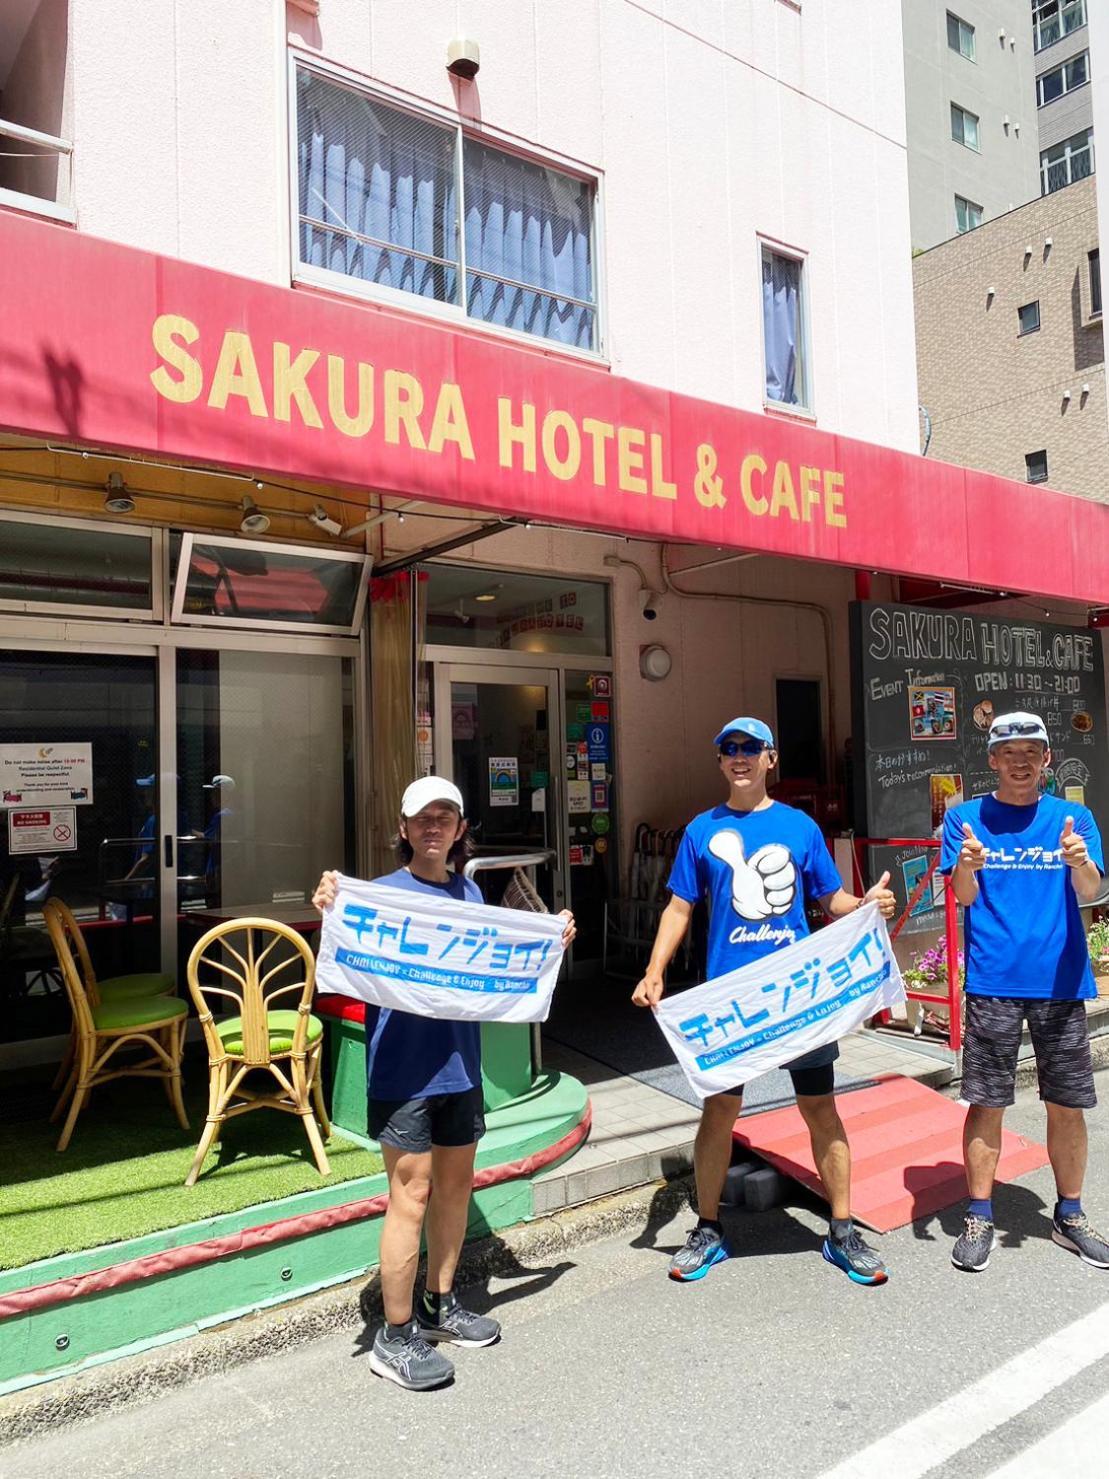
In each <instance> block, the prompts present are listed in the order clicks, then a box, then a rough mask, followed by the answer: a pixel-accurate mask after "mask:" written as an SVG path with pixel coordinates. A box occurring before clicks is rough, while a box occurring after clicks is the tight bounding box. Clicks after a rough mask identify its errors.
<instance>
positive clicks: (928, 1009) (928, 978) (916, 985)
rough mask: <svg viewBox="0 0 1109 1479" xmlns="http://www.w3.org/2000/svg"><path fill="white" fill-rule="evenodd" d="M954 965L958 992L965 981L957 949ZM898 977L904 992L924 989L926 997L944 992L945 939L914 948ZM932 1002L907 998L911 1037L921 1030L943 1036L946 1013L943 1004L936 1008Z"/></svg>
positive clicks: (944, 1034)
mask: <svg viewBox="0 0 1109 1479" xmlns="http://www.w3.org/2000/svg"><path fill="white" fill-rule="evenodd" d="M958 968H959V991H960V993H961V992H962V989H963V983H964V981H965V980H966V969H965V965H964V961H963V952H962V951H961V950H960V951H959V953H958ZM901 979H902V980H903V981H904V983H905V989H906V990H907V991H926V992H927V993H928V994H929V996H943V995H944V994H945V993H946V991H947V942H946V941H945V940H943V939H940V940H937V941H936V943H935V944H934V945H931V946H929V948H928V949H927V950H914V951H913V957H912V961H911V963H910V964H909V965H907V966H903V967H902V969H901ZM936 1005H937V1004H936V1003H935V1002H922V1001H921V1002H914V1001H913V1000H912V998H911V997H910V999H909V1009H910V1015H909V1020H910V1021H911V1022H912V1023H913V1036H914V1037H920V1036H921V1035H922V1034H923V1032H924V1030H925V1029H928V1030H929V1031H930V1032H935V1033H939V1034H940V1035H941V1036H943V1037H946V1036H947V1013H946V1011H945V1010H944V1008H943V1007H940V1008H939V1011H937V1010H936ZM941 1013H942V1015H941Z"/></svg>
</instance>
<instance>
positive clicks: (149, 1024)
mask: <svg viewBox="0 0 1109 1479" xmlns="http://www.w3.org/2000/svg"><path fill="white" fill-rule="evenodd" d="M42 917H43V919H44V921H45V923H46V928H47V930H48V931H49V934H50V940H51V943H52V944H53V946H54V952H55V954H56V955H57V957H58V968H59V969H60V971H61V973H62V980H63V982H64V983H65V989H66V994H67V996H68V997H69V1004H70V1006H71V1007H72V1009H73V1048H74V1051H73V1059H72V1064H71V1067H70V1069H69V1076H68V1078H67V1079H66V1082H65V1087H64V1088H63V1089H62V1093H61V1097H60V1098H59V1100H58V1102H57V1104H56V1105H55V1106H54V1113H53V1115H52V1116H51V1118H52V1119H55V1120H56V1119H59V1118H60V1117H61V1114H62V1111H63V1110H64V1109H65V1108H66V1105H67V1103H68V1106H69V1112H68V1114H67V1115H66V1120H65V1124H64V1126H63V1127H62V1133H61V1138H60V1139H59V1141H58V1149H59V1150H65V1148H66V1147H67V1146H68V1144H69V1141H70V1137H71V1136H72V1134H73V1128H74V1126H75V1125H76V1123H77V1116H78V1115H79V1114H80V1112H81V1110H82V1108H83V1107H84V1106H85V1104H86V1103H87V1102H88V1098H89V1095H90V1094H91V1093H92V1091H93V1089H95V1088H96V1086H97V1085H98V1084H104V1083H108V1082H109V1080H111V1079H113V1078H124V1077H126V1076H127V1075H129V1074H134V1075H138V1076H140V1077H142V1078H160V1079H162V1080H163V1081H164V1083H165V1086H166V1094H167V1095H168V1097H169V1101H170V1103H171V1104H172V1105H173V1109H174V1112H175V1113H176V1115H177V1120H178V1123H179V1124H180V1126H181V1128H182V1129H183V1130H187V1129H188V1128H189V1121H188V1117H187V1115H186V1114H185V1104H184V1100H183V1099H182V1097H181V1058H182V1055H183V1053H184V1051H185V1024H186V1022H187V1020H188V1015H189V1007H188V1003H187V1002H185V1001H182V1000H181V999H180V997H176V996H155V995H148V996H131V997H122V998H117V999H115V1000H113V1001H100V1000H95V1001H94V1000H93V999H92V997H91V993H90V992H89V990H88V988H87V986H86V978H85V977H84V976H83V974H82V971H81V970H80V969H79V967H78V964H77V962H78V959H79V958H80V957H81V955H82V953H84V954H85V956H86V958H87V952H83V945H84V942H83V941H82V939H81V931H80V930H79V929H78V928H77V923H76V921H75V920H74V918H73V915H72V913H71V912H70V911H69V909H67V908H66V906H65V905H64V904H63V903H62V902H61V900H60V899H47V901H46V903H45V904H44V905H43V907H42ZM90 969H91V967H90ZM94 980H95V978H94ZM124 1049H134V1050H137V1051H138V1053H139V1057H138V1058H137V1059H135V1058H131V1057H122V1058H121V1057H120V1056H118V1055H119V1054H120V1053H121V1052H122V1051H123V1050H124Z"/></svg>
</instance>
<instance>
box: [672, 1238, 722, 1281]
mask: <svg viewBox="0 0 1109 1479" xmlns="http://www.w3.org/2000/svg"><path fill="white" fill-rule="evenodd" d="M728 1256H729V1250H728V1245H727V1243H726V1242H725V1241H724V1235H723V1233H718V1232H717V1231H716V1229H715V1228H712V1227H705V1226H704V1225H703V1224H701V1225H698V1226H697V1227H695V1228H693V1230H692V1231H691V1232H690V1234H689V1237H688V1238H686V1240H685V1247H684V1248H679V1249H678V1251H677V1252H676V1253H675V1254H674V1257H673V1258H672V1259H671V1262H670V1277H671V1278H672V1279H677V1280H678V1282H679V1283H682V1284H688V1283H689V1282H690V1281H691V1280H692V1279H703V1278H704V1277H705V1275H706V1274H707V1273H708V1271H709V1269H710V1268H712V1266H713V1264H714V1263H721V1262H722V1261H723V1260H724V1259H725V1258H727V1257H728Z"/></svg>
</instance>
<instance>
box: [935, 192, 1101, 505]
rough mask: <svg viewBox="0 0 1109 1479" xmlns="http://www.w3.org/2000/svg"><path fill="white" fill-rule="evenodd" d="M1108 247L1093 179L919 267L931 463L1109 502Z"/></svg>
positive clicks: (1011, 215) (949, 245)
mask: <svg viewBox="0 0 1109 1479" xmlns="http://www.w3.org/2000/svg"><path fill="white" fill-rule="evenodd" d="M1098 241H1099V235H1098V216H1097V198H1096V194H1095V189H1094V180H1093V179H1092V178H1087V179H1084V180H1079V181H1077V182H1076V183H1075V184H1073V185H1070V186H1067V187H1066V188H1064V189H1060V190H1055V191H1052V192H1051V193H1050V194H1048V195H1044V196H1041V197H1039V198H1037V199H1035V200H1032V201H1029V202H1028V204H1027V205H1023V206H1021V207H1019V208H1018V209H1017V210H1013V211H1009V212H1008V213H1007V214H1005V215H1004V216H1001V217H999V218H998V219H997V220H994V221H987V222H985V223H984V224H983V225H982V227H981V228H980V229H979V230H977V231H974V232H970V233H968V234H966V235H963V236H958V237H955V238H953V239H952V240H950V241H946V242H943V243H941V244H940V245H938V246H935V247H933V248H932V249H931V250H930V251H928V252H924V253H922V254H921V255H919V256H917V257H916V258H915V259H914V262H913V285H914V293H915V299H916V341H917V376H918V384H919V389H920V400H921V405H922V406H923V407H924V409H925V411H926V413H927V417H926V424H928V425H929V426H930V431H931V439H930V442H929V445H928V455H929V456H931V457H936V458H939V459H940V460H942V461H945V462H958V463H961V464H963V465H964V466H966V467H976V468H981V469H983V470H984V471H988V472H996V473H1001V474H1002V475H1003V476H1005V477H1010V478H1023V479H1025V480H1026V481H1028V482H1031V483H1048V484H1050V486H1052V487H1054V488H1059V489H1062V490H1065V491H1066V492H1070V493H1079V494H1082V495H1084V496H1085V497H1087V498H1093V499H1096V500H1098V501H1100V502H1109V418H1107V410H1106V391H1105V363H1104V361H1105V348H1104V335H1103V329H1102V291H1101V259H1100V254H1099V247H1098Z"/></svg>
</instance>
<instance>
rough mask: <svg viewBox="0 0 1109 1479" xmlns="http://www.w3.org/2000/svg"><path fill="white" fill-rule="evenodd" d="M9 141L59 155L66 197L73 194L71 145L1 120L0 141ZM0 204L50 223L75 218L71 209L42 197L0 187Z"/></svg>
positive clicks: (4, 119) (61, 139)
mask: <svg viewBox="0 0 1109 1479" xmlns="http://www.w3.org/2000/svg"><path fill="white" fill-rule="evenodd" d="M4 140H11V141H12V142H14V143H17V144H31V145H34V146H35V147H37V148H40V149H45V150H46V151H47V152H48V153H53V154H61V155H62V156H63V157H64V159H65V161H66V167H67V169H68V171H69V195H70V198H72V195H73V143H72V141H71V140H70V139H63V138H59V137H58V135H57V134H44V133H40V132H39V131H38V129H37V128H27V127H25V126H24V125H23V124H22V123H13V122H12V121H11V119H8V118H0V141H4ZM0 205H10V206H14V207H15V209H16V210H20V211H29V212H33V213H34V214H35V215H36V216H49V217H50V219H51V220H53V221H65V222H66V223H67V224H68V225H72V224H73V223H74V221H76V219H77V216H76V213H75V212H74V209H73V206H72V205H69V204H65V205H63V204H62V203H61V202H59V201H56V200H46V199H45V198H44V197H43V196H41V195H27V194H25V193H24V192H23V191H22V190H7V189H5V188H3V187H0Z"/></svg>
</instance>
